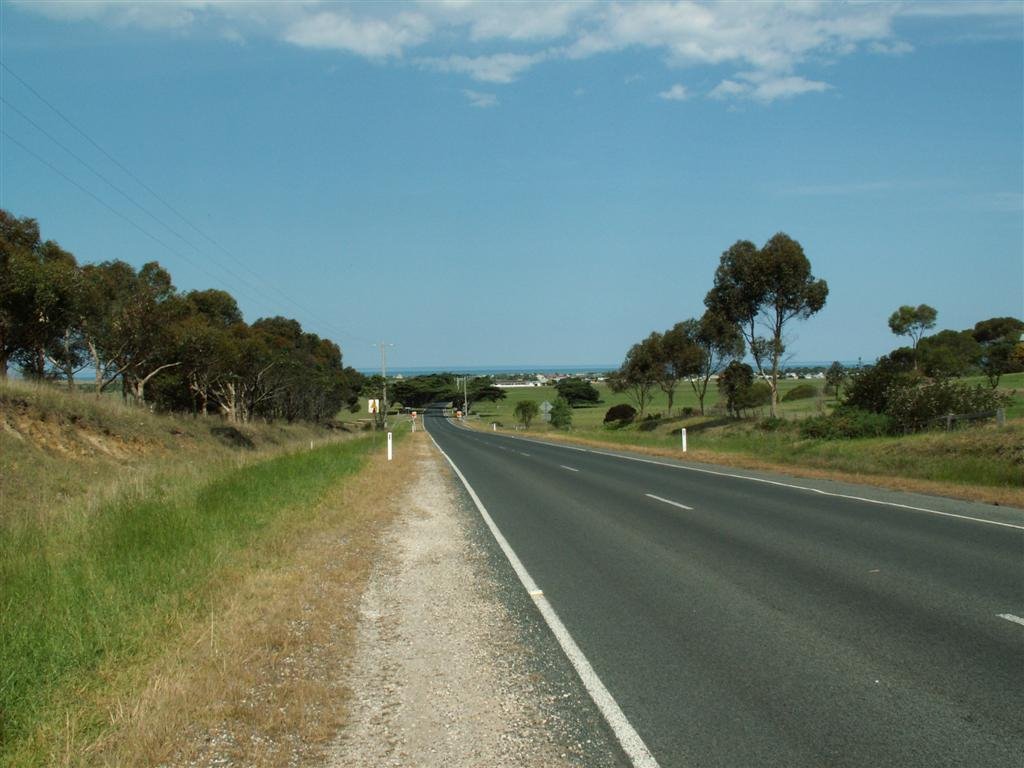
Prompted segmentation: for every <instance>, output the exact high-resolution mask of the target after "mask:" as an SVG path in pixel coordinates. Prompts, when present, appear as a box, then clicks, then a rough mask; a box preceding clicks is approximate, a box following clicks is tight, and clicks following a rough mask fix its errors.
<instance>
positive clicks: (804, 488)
mask: <svg viewBox="0 0 1024 768" xmlns="http://www.w3.org/2000/svg"><path fill="white" fill-rule="evenodd" d="M502 437H505V438H508V439H510V440H522V441H523V442H526V443H536V444H537V445H545V446H548V447H549V448H564V449H566V450H568V451H579V452H580V453H593V454H596V455H598V456H608V457H610V458H613V459H622V460H624V461H637V462H640V463H641V464H653V465H655V466H658V467H668V468H669V469H682V470H686V471H687V472H701V473H703V474H705V475H718V476H719V477H732V478H735V479H737V480H750V481H752V482H755V483H766V484H768V485H778V486H781V487H783V488H793V489H795V490H798V491H810V492H811V493H817V494H820V495H822V496H832V497H834V498H837V499H850V500H851V501H863V502H864V503H865V504H879V505H882V506H886V507H896V508H898V509H909V510H911V511H912V512H927V513H928V514H931V515H941V516H942V517H955V518H957V519H959V520H970V521H972V522H975V523H985V524H987V525H998V526H1000V527H1001V528H1014V529H1016V530H1018V531H1024V525H1017V524H1016V523H1003V522H999V521H998V520H986V519H985V518H983V517H971V516H970V515H958V514H955V513H953V512H940V511H939V510H937V509H928V508H927V507H914V506H911V505H909V504H899V503H898V502H895V501H881V500H879V499H868V498H865V497H863V496H853V495H851V494H848V493H834V492H832V491H823V490H821V489H820V488H811V487H809V486H806V485H794V484H793V483H783V482H780V481H778V480H768V479H766V478H763V477H751V476H750V475H738V474H736V473H734V472H718V471H716V470H713V469H704V468H702V467H687V466H684V465H682V464H669V463H668V462H667V461H655V460H654V459H642V458H640V457H639V456H624V455H623V454H621V453H610V452H609V451H598V450H594V449H592V448H580V447H578V446H575V445H562V444H561V443H545V442H544V441H543V440H532V439H530V438H528V437H514V436H513V435H502Z"/></svg>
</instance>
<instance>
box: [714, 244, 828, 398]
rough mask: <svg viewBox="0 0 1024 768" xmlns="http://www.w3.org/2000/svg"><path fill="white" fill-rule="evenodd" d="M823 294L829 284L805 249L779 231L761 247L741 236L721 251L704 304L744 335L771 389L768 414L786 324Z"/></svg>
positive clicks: (813, 309)
mask: <svg viewBox="0 0 1024 768" xmlns="http://www.w3.org/2000/svg"><path fill="white" fill-rule="evenodd" d="M827 298H828V284H827V283H826V282H825V281H824V280H819V279H817V278H815V277H814V275H812V274H811V263H810V261H809V260H808V258H807V256H806V255H805V254H804V249H803V247H802V246H801V245H800V243H798V242H797V241H796V240H794V239H793V238H791V237H789V235H787V234H785V233H783V232H779V233H777V234H776V235H774V236H773V237H772V238H771V239H770V240H769V241H768V242H767V243H765V244H764V246H763V247H762V248H760V249H758V248H757V247H756V246H755V245H754V244H753V243H751V242H750V241H749V240H740V241H737V242H736V243H734V244H733V246H732V247H731V248H729V250H727V251H726V252H725V253H723V254H722V258H721V262H720V264H719V266H718V269H717V270H716V271H715V283H714V287H712V289H711V290H710V291H709V292H708V295H707V296H706V297H705V299H704V304H705V305H706V306H707V308H708V309H709V310H711V311H712V312H714V313H715V314H716V315H719V316H720V317H722V318H724V319H726V320H728V321H729V322H731V323H733V324H735V325H736V326H737V327H738V328H739V330H740V332H741V333H742V334H743V338H744V339H745V341H746V343H747V346H748V347H749V349H750V353H751V355H752V356H753V358H754V363H755V365H756V366H757V371H758V373H759V374H760V375H761V377H762V378H765V379H767V381H768V385H769V387H770V389H771V414H772V416H775V415H776V414H777V410H778V402H779V386H778V384H779V368H780V363H781V361H782V355H783V353H784V352H785V344H784V333H785V329H786V325H787V323H789V322H790V321H792V320H806V319H807V318H809V317H810V316H811V315H813V314H815V313H817V312H819V311H820V310H821V308H822V307H824V306H825V300H826V299H827Z"/></svg>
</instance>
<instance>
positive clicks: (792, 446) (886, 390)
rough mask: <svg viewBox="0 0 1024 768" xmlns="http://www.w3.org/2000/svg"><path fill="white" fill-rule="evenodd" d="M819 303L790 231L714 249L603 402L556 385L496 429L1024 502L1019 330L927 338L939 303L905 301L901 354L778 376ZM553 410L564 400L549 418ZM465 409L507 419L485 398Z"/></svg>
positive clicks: (898, 330) (987, 328) (1000, 322)
mask: <svg viewBox="0 0 1024 768" xmlns="http://www.w3.org/2000/svg"><path fill="white" fill-rule="evenodd" d="M827 297H828V285H827V284H826V283H825V281H824V280H819V279H817V278H815V277H814V276H813V275H812V274H811V264H810V261H809V260H808V258H807V256H806V255H805V254H804V251H803V248H802V247H801V245H800V243H798V242H797V241H796V240H793V239H792V238H790V237H789V236H788V235H785V234H784V233H778V234H776V235H775V236H773V237H772V238H771V239H770V240H769V241H768V242H767V243H765V245H764V246H762V247H761V248H758V247H757V246H755V245H754V244H753V243H751V242H749V241H746V240H741V241H737V242H736V243H735V244H733V245H732V246H731V247H730V248H728V249H727V250H726V251H725V252H724V253H723V254H722V256H721V260H720V263H719V265H718V268H717V270H716V271H715V273H714V282H713V285H712V287H711V289H710V290H709V291H708V293H707V296H706V297H705V300H704V304H705V308H706V309H705V313H704V314H703V315H702V316H701V317H700V318H690V319H688V320H684V321H682V322H680V323H676V324H675V325H674V326H673V327H672V328H669V329H668V330H666V331H665V332H658V331H654V332H652V333H650V334H649V335H648V336H647V337H646V338H644V339H643V340H641V341H639V342H637V343H636V344H634V345H632V346H631V347H630V348H629V350H627V352H626V355H625V359H624V360H623V363H622V365H621V366H620V367H619V368H618V369H617V370H615V371H612V372H610V373H609V374H608V376H607V380H606V382H605V384H604V385H603V386H602V390H601V391H599V393H598V394H599V397H600V405H601V407H600V408H599V407H597V406H596V405H594V404H592V403H593V397H590V398H588V399H587V400H586V401H582V400H579V399H575V400H574V399H570V398H566V397H565V393H566V392H567V391H569V390H570V389H571V390H572V391H576V390H577V389H578V388H579V386H580V385H579V384H578V383H577V382H572V383H571V386H570V385H569V384H567V382H559V383H558V384H557V385H556V388H552V389H549V390H547V391H539V390H537V389H527V390H519V391H514V393H513V394H511V395H510V400H511V402H510V403H509V406H510V407H511V409H512V411H511V414H512V416H513V417H514V418H513V419H510V420H507V423H508V424H509V425H510V426H515V427H516V428H523V429H525V430H530V429H531V427H533V429H534V430H535V431H536V430H541V431H548V432H551V431H554V433H557V434H567V433H569V432H570V431H571V434H572V436H573V438H574V439H583V440H590V441H599V442H601V443H610V444H618V445H627V446H634V447H641V448H645V449H648V450H658V451H672V450H678V449H677V446H680V443H681V439H680V438H681V434H680V433H681V430H682V429H686V430H687V435H688V438H689V440H688V443H689V446H690V447H691V450H692V453H691V454H690V455H691V456H692V458H695V459H698V460H700V459H702V458H703V459H707V460H711V461H723V460H724V461H733V462H737V461H738V462H740V463H744V462H745V463H747V464H751V463H752V462H753V463H761V464H767V465H774V466H782V467H786V468H794V467H798V468H802V469H803V470H805V471H825V470H827V471H833V472H840V473H844V474H845V475H847V476H854V477H857V478H860V477H869V478H872V479H874V480H875V481H882V482H886V483H889V484H892V483H894V482H897V483H903V484H904V485H906V481H907V480H908V479H911V480H916V481H922V482H926V483H932V484H933V485H932V486H930V487H929V490H933V491H938V492H943V493H951V494H953V495H959V496H964V497H967V498H978V499H987V500H992V501H997V502H1007V501H1008V502H1009V503H1013V504H1016V505H1018V506H1024V419H1022V417H1024V397H1022V394H1021V391H1020V390H1021V388H1022V387H1024V321H1021V320H1020V319H1018V318H1014V317H993V318H989V319H986V320H980V321H978V322H977V323H976V324H975V325H974V326H973V327H972V328H967V329H964V330H962V331H953V330H942V331H939V332H938V333H935V334H933V335H926V333H927V331H929V330H931V329H932V328H934V327H935V325H936V322H937V318H938V312H937V310H935V309H934V308H933V307H930V306H928V305H927V304H920V305H918V306H916V307H914V306H911V305H905V306H901V307H899V308H898V309H897V310H896V311H895V312H893V313H892V315H891V316H890V317H889V319H888V323H889V328H890V330H891V331H892V332H893V333H894V334H895V335H896V336H898V337H908V338H909V339H910V340H911V343H912V346H910V347H899V348H897V349H894V350H893V351H892V352H890V353H889V354H887V355H883V356H882V357H881V358H879V359H878V360H877V361H876V362H875V363H874V364H872V365H868V366H864V367H858V368H857V369H856V370H852V371H848V370H846V369H845V368H844V367H843V366H842V365H841V364H840V363H838V362H835V363H833V364H832V365H831V366H830V367H829V368H828V370H827V371H821V372H819V376H820V378H814V379H809V380H800V379H793V378H790V377H789V376H788V375H787V374H786V372H785V368H784V365H783V362H784V360H785V355H786V352H787V350H786V344H785V339H786V335H787V334H786V331H787V329H788V328H789V326H790V325H791V324H792V323H793V322H794V321H805V320H808V319H809V318H811V317H812V316H813V315H814V314H816V313H817V312H818V311H819V310H821V309H822V307H823V306H824V305H825V301H826V300H827ZM744 358H750V359H752V360H753V362H754V366H751V365H749V364H747V363H746V362H744ZM712 382H714V386H713V387H712V386H711V383H712ZM538 398H540V399H544V400H547V401H548V402H549V405H547V406H541V411H542V412H544V411H548V415H547V418H545V419H544V420H543V421H542V422H540V424H537V422H536V421H535V420H533V419H531V418H529V417H528V416H527V414H528V413H530V412H531V411H532V407H530V406H529V405H528V401H531V400H535V399H538ZM556 398H557V399H556ZM567 401H568V402H567ZM555 403H558V404H559V407H563V406H565V405H575V406H576V407H575V408H572V410H571V411H570V412H569V413H564V408H563V409H562V411H563V412H561V413H560V414H559V418H558V419H555V418H554V414H555V412H556V410H558V408H556V407H555V405H554V404H555ZM583 406H586V407H583ZM477 414H478V416H479V417H480V418H481V419H482V420H484V421H486V422H489V423H491V424H492V425H493V426H494V427H496V426H498V424H499V423H501V425H502V426H504V425H505V423H506V420H505V419H503V418H502V413H501V412H500V406H498V405H497V404H496V407H495V408H493V409H489V410H484V409H481V408H478V409H477ZM534 424H537V426H533V425H534ZM917 487H919V488H920V487H923V486H921V484H920V483H918V484H917Z"/></svg>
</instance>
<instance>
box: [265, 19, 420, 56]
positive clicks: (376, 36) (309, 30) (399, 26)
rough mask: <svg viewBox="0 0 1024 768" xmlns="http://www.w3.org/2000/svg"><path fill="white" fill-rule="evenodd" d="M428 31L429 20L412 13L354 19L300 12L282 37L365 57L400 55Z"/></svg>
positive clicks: (306, 44)
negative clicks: (302, 15) (300, 16)
mask: <svg viewBox="0 0 1024 768" xmlns="http://www.w3.org/2000/svg"><path fill="white" fill-rule="evenodd" d="M431 31H432V28H431V24H430V22H429V20H428V19H427V18H426V17H424V16H420V15H418V14H414V13H401V14H397V15H395V16H394V17H392V18H388V19H381V18H363V19H356V18H353V17H351V16H349V15H348V13H347V12H341V11H324V12H322V13H317V14H313V15H310V16H304V17H302V18H300V19H298V20H296V21H295V22H293V23H292V24H291V25H289V27H288V28H287V29H286V30H285V33H284V35H283V37H284V39H285V40H286V41H287V42H289V43H293V44H294V45H298V46H301V47H304V48H334V49H337V50H342V51H349V52H351V53H355V54H358V55H360V56H366V57H368V58H386V57H397V56H401V55H402V52H403V51H404V50H405V49H406V48H408V47H412V46H416V45H419V44H420V43H423V42H425V41H426V40H427V39H428V38H429V36H430V33H431Z"/></svg>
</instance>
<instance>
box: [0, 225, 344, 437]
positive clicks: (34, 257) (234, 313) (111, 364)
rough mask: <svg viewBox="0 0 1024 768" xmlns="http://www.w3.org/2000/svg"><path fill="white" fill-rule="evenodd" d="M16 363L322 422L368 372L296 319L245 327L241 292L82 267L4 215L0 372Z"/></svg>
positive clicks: (143, 394) (196, 402)
mask: <svg viewBox="0 0 1024 768" xmlns="http://www.w3.org/2000/svg"><path fill="white" fill-rule="evenodd" d="M11 363H14V364H15V365H17V366H18V367H19V369H20V370H21V372H22V373H23V374H24V375H25V376H27V377H30V378H34V379H51V378H58V379H63V380H65V381H66V382H67V384H68V386H73V385H74V377H75V375H76V374H77V373H79V372H80V371H82V370H83V369H84V368H85V367H91V368H92V370H93V375H94V377H95V384H94V388H95V391H96V392H97V393H99V392H102V391H103V390H105V389H107V388H108V387H110V386H111V385H113V384H115V383H116V382H120V386H121V392H122V394H123V395H124V396H125V398H126V399H129V400H131V401H133V402H135V403H137V404H139V405H142V404H146V405H149V406H154V407H158V408H162V409H166V410H184V411H191V412H193V413H202V414H206V413H209V412H211V411H215V412H218V413H220V414H221V415H223V416H224V417H225V418H227V419H229V420H231V421H243V422H244V421H248V420H250V419H252V418H255V417H260V418H266V419H275V418H283V419H287V420H294V419H306V420H313V421H323V420H326V419H330V418H333V417H334V415H335V414H336V413H337V412H338V410H340V408H341V407H342V406H344V405H348V406H350V407H351V405H352V403H353V402H357V392H358V390H359V388H360V386H361V384H362V380H363V377H362V376H361V375H360V374H359V373H357V372H356V371H354V370H353V369H351V368H345V367H344V366H343V365H342V355H341V349H340V347H339V346H338V345H337V344H335V343H334V342H333V341H331V340H330V339H325V338H321V337H319V336H317V335H316V334H314V333H309V332H306V331H304V330H303V329H302V326H301V325H300V324H299V322H298V321H297V320H293V319H290V318H285V317H270V318H262V319H259V320H257V321H256V322H254V323H253V324H252V325H247V324H246V322H245V321H244V319H243V318H242V313H241V312H240V311H239V308H238V304H237V302H236V301H235V299H234V297H232V296H231V294H229V293H227V292H226V291H222V290H216V289H209V290H193V291H189V292H186V293H182V292H180V291H178V290H177V289H176V288H175V286H174V283H173V281H172V279H171V275H170V273H169V272H168V271H167V270H166V269H165V268H164V267H162V266H161V265H160V264H159V263H157V262H155V261H154V262H149V263H146V264H143V265H142V266H141V267H139V268H138V269H136V268H134V267H132V266H131V265H129V264H127V263H125V262H123V261H118V260H114V261H105V262H101V263H98V264H83V265H79V264H78V263H77V262H76V260H75V257H74V256H73V255H72V254H71V253H69V252H67V251H65V250H63V249H62V248H61V247H60V246H58V245H57V244H56V243H54V242H52V241H43V240H42V239H41V236H40V233H39V226H38V224H37V223H36V222H35V220H33V219H30V218H18V217H16V216H13V215H12V214H10V213H8V212H7V211H3V210H0V377H6V376H7V372H8V368H9V366H10V365H11Z"/></svg>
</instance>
